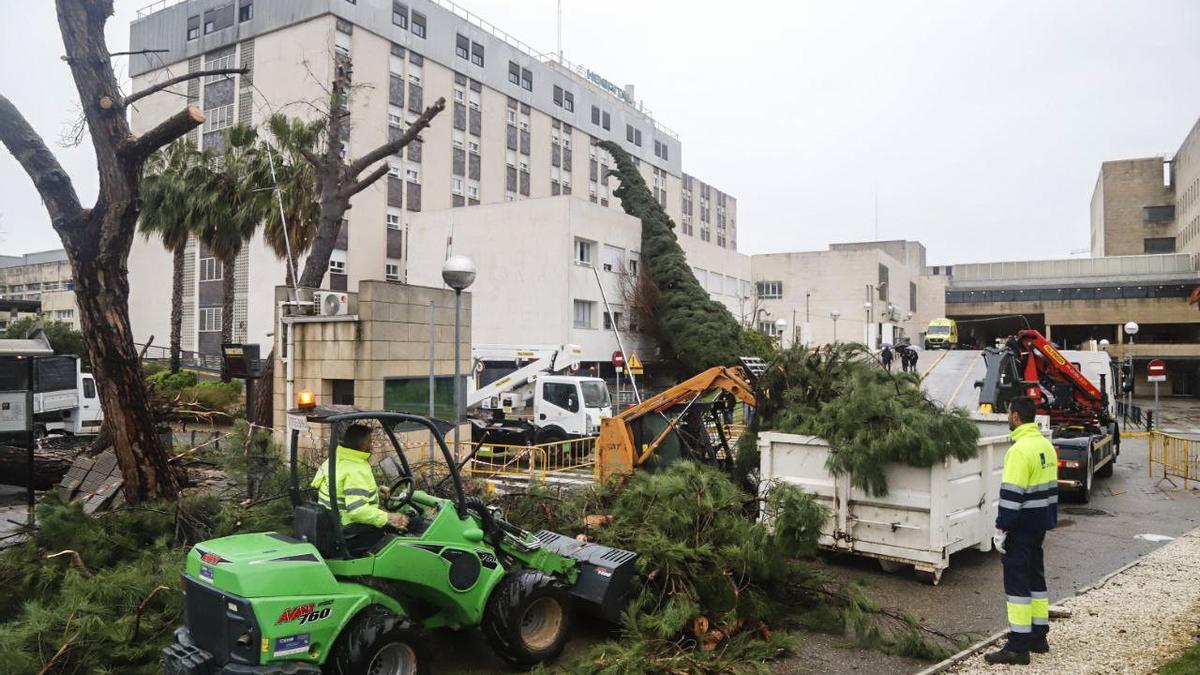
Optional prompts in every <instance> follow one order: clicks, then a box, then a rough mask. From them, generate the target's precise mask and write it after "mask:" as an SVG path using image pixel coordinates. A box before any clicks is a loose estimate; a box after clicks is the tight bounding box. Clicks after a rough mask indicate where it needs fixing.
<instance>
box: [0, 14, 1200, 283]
mask: <svg viewBox="0 0 1200 675" xmlns="http://www.w3.org/2000/svg"><path fill="white" fill-rule="evenodd" d="M144 4H148V3H147V2H146V0H117V2H116V6H117V15H116V17H115V18H114V19H113V20H112V21H110V22H109V31H108V34H109V48H110V50H111V51H121V50H124V49H125V48H126V46H127V44H128V40H129V31H128V24H129V21H130V20H131V19H132V18H133V16H134V15H135V14H136V10H137V8H138V7H140V6H142V5H144ZM460 4H463V5H464V6H465V7H466V8H467V9H469V10H471V11H474V12H476V13H477V14H479V15H481V16H483V17H484V18H485V19H488V20H490V21H491V22H492V23H494V24H496V25H497V26H499V27H500V28H502V29H504V30H507V31H508V32H510V33H512V34H514V35H516V36H517V37H519V38H520V39H522V40H523V41H525V42H527V43H529V44H532V45H534V46H535V47H538V48H540V49H544V50H546V51H552V50H554V48H555V2H554V0H460ZM562 4H563V11H564V19H563V35H564V48H565V52H566V57H567V59H569V60H571V61H574V62H576V63H582V64H585V65H587V66H588V67H589V68H591V69H592V70H594V71H596V72H599V73H601V74H603V75H604V76H605V77H606V78H608V79H609V80H611V81H613V82H618V83H625V82H632V83H634V84H635V85H636V87H637V94H638V97H639V98H642V99H644V101H645V104H646V106H647V107H648V108H650V109H651V110H653V111H654V114H655V117H656V118H657V119H658V120H659V121H661V122H662V123H664V124H665V125H667V126H668V127H671V128H672V129H674V130H675V131H677V132H678V133H679V134H680V136H681V137H682V139H683V166H684V170H685V171H687V172H688V173H691V174H694V175H696V176H698V177H700V178H701V179H703V180H705V181H707V182H710V183H712V184H713V185H715V186H717V187H718V188H720V189H722V190H725V191H727V192H730V193H732V194H733V195H734V196H736V197H737V199H738V215H739V218H738V229H739V237H738V239H739V242H738V243H739V248H740V249H741V250H742V251H743V252H748V253H759V252H767V251H785V250H814V249H821V248H824V247H825V246H826V245H827V244H828V243H830V242H835V241H855V240H865V239H871V238H874V235H875V227H876V225H875V223H876V218H875V212H876V208H875V204H876V200H878V234H879V237H880V238H884V239H888V238H908V239H917V240H920V241H922V242H924V244H925V245H926V247H927V248H928V249H929V262H930V264H944V263H963V262H974V261H989V260H1007V259H1020V258H1045V257H1067V256H1068V255H1070V253H1071V251H1072V250H1073V249H1081V248H1086V247H1087V244H1088V204H1089V199H1090V197H1091V193H1092V188H1093V186H1094V185H1095V180H1096V175H1097V172H1098V170H1099V165H1100V162H1101V161H1103V160H1106V159H1120V158H1128V157H1143V156H1150V155H1157V154H1170V153H1172V152H1174V151H1175V150H1176V149H1178V147H1179V144H1180V142H1182V140H1183V137H1184V135H1185V134H1186V133H1187V131H1188V130H1189V129H1190V128H1191V126H1192V124H1193V123H1194V122H1195V121H1196V119H1197V117H1198V116H1200V85H1198V84H1197V83H1198V82H1200V30H1198V29H1200V2H1197V1H1196V0H1155V1H1153V2H1147V1H1144V0H1127V1H1122V2H1114V1H1102V0H1077V1H1071V2H1067V1H1048V0H1025V1H1013V2H1004V3H980V2H961V1H958V0H946V1H933V0H922V1H920V2H916V1H915V0H914V1H909V2H898V1H894V0H878V1H871V2H869V1H860V2H835V1H834V0H824V1H823V2H813V1H809V0H803V1H795V2H775V1H771V2H767V1H762V0H760V1H758V2H739V3H731V2H727V1H724V0H723V1H721V2H716V1H708V0H671V1H667V0H656V1H654V2H647V1H646V0H605V1H604V2H594V1H591V0H562ZM2 13H3V20H2V21H0V62H2V63H4V64H5V67H4V68H3V69H2V70H0V93H3V94H4V95H6V96H8V97H9V98H10V99H11V100H13V102H14V103H16V104H17V105H18V107H20V108H21V110H22V111H24V113H25V115H26V116H27V117H28V118H29V119H30V120H31V121H32V123H33V125H34V126H35V128H36V129H37V130H38V131H39V132H41V133H42V134H43V136H44V137H45V138H46V140H47V142H48V143H52V144H55V147H56V149H57V151H58V153H59V156H60V159H61V161H62V162H63V163H64V165H65V166H66V168H67V170H68V171H69V172H70V173H71V175H72V176H73V177H74V179H75V181H76V186H77V188H78V189H79V192H80V193H81V197H83V198H84V199H85V201H87V202H89V203H90V202H91V200H93V199H94V198H95V192H96V187H95V186H96V174H95V166H94V160H93V159H92V156H91V150H90V148H89V147H86V146H85V147H81V148H76V149H71V150H65V149H61V148H57V145H56V144H57V139H58V137H59V135H60V133H61V132H62V130H63V129H64V128H65V127H66V126H67V125H68V124H69V123H70V122H71V120H72V119H74V118H75V116H76V115H77V110H78V105H79V102H78V99H77V98H76V95H75V91H74V87H73V85H72V83H71V80H70V75H69V73H68V71H67V68H66V65H65V64H64V63H62V61H61V60H60V58H59V57H60V56H61V55H62V53H63V51H62V42H61V38H60V37H59V34H58V27H57V23H56V21H55V17H54V12H53V7H52V3H51V2H50V1H49V0H38V1H37V2H20V3H18V2H12V1H11V0H10V1H9V2H6V3H5V7H4V9H3V10H2ZM119 67H120V72H121V73H123V72H124V62H123V60H120V61H119ZM0 196H2V197H3V199H0V253H5V254H19V253H24V252H28V251H36V250H43V249H48V248H57V247H59V246H60V244H59V242H58V239H57V237H56V235H55V234H54V232H53V230H51V228H50V225H49V221H48V219H47V217H46V214H45V211H44V210H43V209H42V206H41V203H40V202H39V200H38V197H37V195H36V193H35V192H34V189H33V186H32V184H31V183H30V182H29V180H28V178H27V177H26V176H25V175H24V173H23V172H22V171H21V169H20V167H19V165H17V163H16V162H15V160H13V159H12V157H11V156H10V155H9V154H8V153H7V152H5V151H4V150H2V149H0Z"/></svg>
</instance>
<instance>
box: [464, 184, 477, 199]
mask: <svg viewBox="0 0 1200 675" xmlns="http://www.w3.org/2000/svg"><path fill="white" fill-rule="evenodd" d="M467 197H469V198H471V199H479V186H478V185H467Z"/></svg>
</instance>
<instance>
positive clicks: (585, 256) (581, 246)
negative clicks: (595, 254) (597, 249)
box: [575, 239, 592, 265]
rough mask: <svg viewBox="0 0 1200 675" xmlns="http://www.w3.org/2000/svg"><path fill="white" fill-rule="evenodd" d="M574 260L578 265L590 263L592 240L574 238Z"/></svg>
mask: <svg viewBox="0 0 1200 675" xmlns="http://www.w3.org/2000/svg"><path fill="white" fill-rule="evenodd" d="M575 262H576V263H579V264H580V265H591V264H592V242H590V241H588V240H586V239H576V240H575Z"/></svg>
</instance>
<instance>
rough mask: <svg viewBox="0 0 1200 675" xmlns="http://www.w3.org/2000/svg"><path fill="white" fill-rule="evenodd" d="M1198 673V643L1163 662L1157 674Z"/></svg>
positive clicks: (1199, 665)
mask: <svg viewBox="0 0 1200 675" xmlns="http://www.w3.org/2000/svg"><path fill="white" fill-rule="evenodd" d="M1196 673H1200V643H1197V644H1196V645H1193V646H1192V647H1191V648H1190V649H1188V650H1187V651H1185V652H1184V653H1182V654H1180V655H1179V656H1178V657H1176V658H1174V659H1172V660H1170V661H1168V662H1166V663H1164V664H1163V665H1162V668H1160V669H1159V670H1158V675H1195V674H1196Z"/></svg>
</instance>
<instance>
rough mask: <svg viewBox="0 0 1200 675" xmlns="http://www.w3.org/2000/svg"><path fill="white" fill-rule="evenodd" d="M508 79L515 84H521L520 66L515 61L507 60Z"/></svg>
mask: <svg viewBox="0 0 1200 675" xmlns="http://www.w3.org/2000/svg"><path fill="white" fill-rule="evenodd" d="M508 81H509V82H512V83H513V84H515V85H520V84H521V66H518V65H517V62H516V61H509V62H508Z"/></svg>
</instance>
